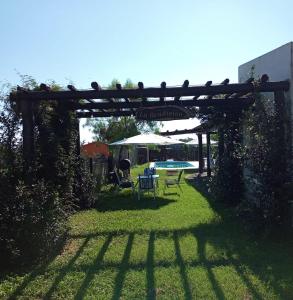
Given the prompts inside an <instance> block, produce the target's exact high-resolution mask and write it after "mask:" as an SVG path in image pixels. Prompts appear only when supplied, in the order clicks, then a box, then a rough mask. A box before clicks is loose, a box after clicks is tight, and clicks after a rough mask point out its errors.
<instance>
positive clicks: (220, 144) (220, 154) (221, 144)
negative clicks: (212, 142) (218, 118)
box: [218, 128, 224, 161]
mask: <svg viewBox="0 0 293 300" xmlns="http://www.w3.org/2000/svg"><path fill="white" fill-rule="evenodd" d="M218 134H219V142H218V157H219V161H220V160H221V159H222V157H223V154H224V131H223V129H222V128H219V130H218Z"/></svg>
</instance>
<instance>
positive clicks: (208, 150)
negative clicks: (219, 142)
mask: <svg viewBox="0 0 293 300" xmlns="http://www.w3.org/2000/svg"><path fill="white" fill-rule="evenodd" d="M210 158H211V135H210V133H209V132H208V133H207V175H208V177H211V161H210Z"/></svg>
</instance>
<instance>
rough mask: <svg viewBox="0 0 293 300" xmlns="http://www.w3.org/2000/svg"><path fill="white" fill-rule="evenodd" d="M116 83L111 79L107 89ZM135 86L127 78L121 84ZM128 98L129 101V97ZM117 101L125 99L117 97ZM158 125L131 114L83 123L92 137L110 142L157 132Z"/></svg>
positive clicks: (89, 120) (128, 86)
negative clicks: (140, 119) (138, 119)
mask: <svg viewBox="0 0 293 300" xmlns="http://www.w3.org/2000/svg"><path fill="white" fill-rule="evenodd" d="M117 83H119V81H118V80H117V79H113V80H112V82H111V84H110V85H109V86H108V89H115V88H116V84H117ZM136 87H137V86H136V85H135V84H134V83H133V82H132V81H131V80H130V79H127V80H126V82H125V84H124V86H123V88H124V89H131V88H136ZM129 100H130V101H131V99H129ZM117 101H125V100H124V99H118V100H117ZM159 125H160V123H159V122H154V121H137V120H136V119H135V117H133V116H123V117H111V118H100V119H88V120H87V122H86V124H85V126H87V127H89V128H90V131H91V132H92V133H93V134H94V136H93V137H94V139H96V140H99V141H101V142H105V143H112V142H114V141H118V140H122V139H123V138H128V137H131V136H134V135H137V134H140V133H142V132H148V131H152V132H158V131H159Z"/></svg>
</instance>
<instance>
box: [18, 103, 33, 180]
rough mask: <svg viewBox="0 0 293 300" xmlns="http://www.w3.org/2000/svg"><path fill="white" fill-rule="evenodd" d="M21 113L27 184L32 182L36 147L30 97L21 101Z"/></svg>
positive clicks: (24, 167) (24, 169)
mask: <svg viewBox="0 0 293 300" xmlns="http://www.w3.org/2000/svg"><path fill="white" fill-rule="evenodd" d="M21 113H22V137H23V140H22V147H23V149H22V151H23V163H24V165H23V172H24V180H25V183H26V184H32V182H33V174H32V173H33V163H34V152H35V149H34V117H33V105H32V101H31V100H30V99H25V100H22V101H21Z"/></svg>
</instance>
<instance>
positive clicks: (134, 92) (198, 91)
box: [11, 81, 289, 101]
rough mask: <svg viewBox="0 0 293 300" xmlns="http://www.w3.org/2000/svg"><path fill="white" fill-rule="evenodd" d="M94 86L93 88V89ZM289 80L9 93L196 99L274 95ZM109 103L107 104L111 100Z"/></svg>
mask: <svg viewBox="0 0 293 300" xmlns="http://www.w3.org/2000/svg"><path fill="white" fill-rule="evenodd" d="M92 87H93V86H92ZM288 89H289V82H288V81H278V82H260V83H258V84H256V85H254V84H253V83H232V84H227V85H222V84H220V85H211V86H188V87H166V88H165V89H162V88H161V87H159V88H144V87H143V84H142V86H141V87H140V88H138V89H123V90H117V89H115V90H113V89H108V90H102V89H92V90H78V91H65V90H62V91H53V90H50V91H24V90H23V89H21V90H18V91H17V93H12V94H11V100H17V99H24V98H25V99H28V98H29V99H30V100H70V99H71V100H72V99H107V100H109V99H111V100H113V99H119V98H120V99H121V98H134V99H146V98H162V97H173V98H174V97H184V96H186V97H188V96H190V97H195V96H198V95H207V96H208V95H226V94H231V93H245V94H248V93H256V92H276V91H288ZM111 100H110V101H111Z"/></svg>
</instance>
